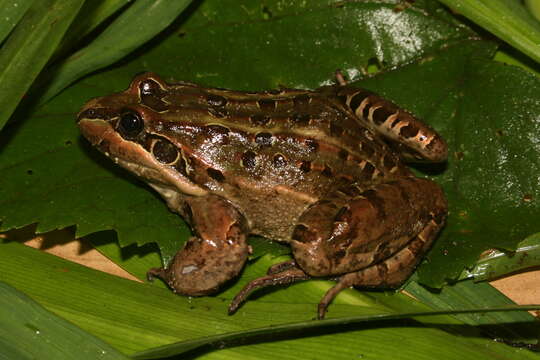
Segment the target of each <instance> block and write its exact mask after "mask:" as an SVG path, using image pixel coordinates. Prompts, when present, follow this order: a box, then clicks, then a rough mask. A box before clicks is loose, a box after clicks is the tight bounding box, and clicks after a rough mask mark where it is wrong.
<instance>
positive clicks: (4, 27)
mask: <svg viewBox="0 0 540 360" xmlns="http://www.w3.org/2000/svg"><path fill="white" fill-rule="evenodd" d="M33 2H34V0H22V1H17V2H14V1H13V0H0V9H2V15H3V16H2V18H0V44H1V43H2V42H3V41H4V40H5V39H6V37H7V36H8V34H9V33H10V32H11V30H13V28H14V27H15V25H17V23H18V22H19V20H20V19H21V18H22V17H23V15H24V13H25V12H26V10H28V8H29V7H30V5H32V3H33Z"/></svg>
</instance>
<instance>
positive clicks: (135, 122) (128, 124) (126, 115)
mask: <svg viewBox="0 0 540 360" xmlns="http://www.w3.org/2000/svg"><path fill="white" fill-rule="evenodd" d="M143 129H144V120H143V119H142V117H141V115H140V114H139V113H137V112H135V111H133V110H125V111H123V112H122V113H121V114H120V120H119V121H118V131H119V132H120V135H122V137H124V138H126V139H134V138H136V137H137V136H138V135H139V134H140V133H141V131H142V130H143Z"/></svg>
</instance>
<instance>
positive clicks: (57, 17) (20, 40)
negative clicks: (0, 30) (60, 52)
mask: <svg viewBox="0 0 540 360" xmlns="http://www.w3.org/2000/svg"><path fill="white" fill-rule="evenodd" d="M83 2H84V0H39V1H36V2H34V3H33V4H32V6H31V7H30V8H29V9H28V11H27V12H26V13H25V14H24V17H23V18H22V19H21V21H20V22H19V24H18V25H17V27H16V28H15V29H14V31H13V32H12V33H11V35H10V36H9V38H8V39H7V40H6V43H5V44H4V46H3V47H2V50H1V51H0V129H1V128H2V127H3V126H4V124H5V123H6V122H7V120H8V119H9V117H10V116H11V114H12V113H13V111H14V110H15V108H16V106H17V104H18V103H19V102H20V101H21V99H22V98H23V96H24V94H25V92H26V91H27V90H28V88H29V87H30V85H31V84H32V82H33V81H34V79H35V78H36V77H37V76H38V74H39V72H40V71H41V69H42V68H43V67H44V66H45V64H46V63H47V61H48V60H49V58H50V56H51V55H52V54H53V52H54V51H55V49H56V47H57V45H58V43H59V42H60V40H61V39H62V37H63V36H64V33H65V32H66V29H67V28H68V26H69V24H71V22H72V20H73V18H74V17H75V15H76V14H77V12H78V11H79V8H80V7H81V5H82V4H83Z"/></svg>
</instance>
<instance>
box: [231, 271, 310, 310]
mask: <svg viewBox="0 0 540 360" xmlns="http://www.w3.org/2000/svg"><path fill="white" fill-rule="evenodd" d="M286 263H287V262H286ZM281 264H284V263H281ZM281 264H277V266H279V265H281ZM274 267H276V265H274V266H272V267H271V268H270V269H269V271H270V270H272V269H273V268H274ZM310 278H311V277H310V276H309V275H308V274H306V273H305V272H304V271H302V269H300V268H297V267H292V266H291V267H290V268H289V269H286V270H284V271H282V272H278V273H273V274H271V275H266V276H263V277H260V278H258V279H255V280H253V281H251V282H249V283H248V284H247V285H246V286H244V288H243V289H242V290H240V292H239V293H238V294H236V296H235V297H234V299H232V301H231V304H230V305H229V315H232V314H234V313H235V312H236V310H238V308H239V307H240V305H241V304H242V303H243V302H244V301H245V300H246V299H247V297H248V296H249V294H250V293H251V292H252V291H254V290H256V289H260V288H264V287H267V286H274V285H289V284H292V283H294V282H296V281H301V280H308V279H310Z"/></svg>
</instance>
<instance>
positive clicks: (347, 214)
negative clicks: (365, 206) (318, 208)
mask: <svg viewBox="0 0 540 360" xmlns="http://www.w3.org/2000/svg"><path fill="white" fill-rule="evenodd" d="M351 218H352V214H351V209H349V208H348V207H346V206H344V207H342V208H341V209H339V211H338V213H337V214H336V216H335V217H334V221H336V222H350V221H351Z"/></svg>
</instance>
